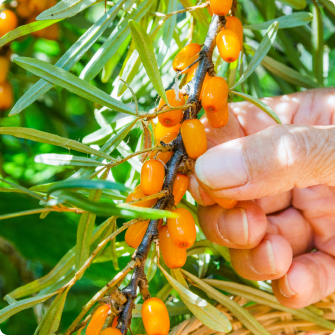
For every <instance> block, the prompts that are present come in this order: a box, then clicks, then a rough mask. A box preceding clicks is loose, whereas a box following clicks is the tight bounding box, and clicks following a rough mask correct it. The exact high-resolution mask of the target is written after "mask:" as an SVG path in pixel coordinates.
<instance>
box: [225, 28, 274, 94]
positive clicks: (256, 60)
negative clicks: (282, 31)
mask: <svg viewBox="0 0 335 335" xmlns="http://www.w3.org/2000/svg"><path fill="white" fill-rule="evenodd" d="M278 27H279V23H278V22H277V21H275V22H274V23H272V24H271V26H270V27H269V29H268V30H267V32H266V34H265V35H264V37H263V39H262V41H261V43H260V44H259V46H258V48H257V51H256V53H255V55H254V57H253V58H252V59H251V61H250V63H249V65H248V67H247V69H246V70H245V72H244V73H243V75H242V77H241V78H240V80H239V81H238V82H237V83H236V84H235V85H234V86H233V87H232V88H231V89H234V88H236V87H238V86H239V85H241V84H242V83H243V82H244V81H245V80H246V79H247V78H249V77H250V76H251V74H252V73H253V72H254V71H255V70H256V68H257V66H258V65H259V64H260V63H261V62H262V59H263V58H264V57H265V55H266V54H267V53H268V52H269V50H270V48H271V46H272V44H273V43H274V40H275V38H276V36H277V31H278Z"/></svg>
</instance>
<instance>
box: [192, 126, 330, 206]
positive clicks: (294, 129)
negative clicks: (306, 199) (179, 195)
mask: <svg viewBox="0 0 335 335" xmlns="http://www.w3.org/2000/svg"><path fill="white" fill-rule="evenodd" d="M334 135H335V127H334V126H329V127H316V126H314V127H308V126H287V125H286V126H285V125H280V126H274V127H270V128H268V129H266V130H263V131H261V132H259V133H257V134H254V135H251V136H248V137H244V138H240V139H237V140H233V141H230V142H227V143H224V144H221V145H218V146H216V147H214V148H212V149H210V150H209V151H207V152H206V153H205V154H204V155H202V156H200V157H199V158H198V159H197V162H196V166H195V172H196V176H197V179H198V182H200V185H201V186H202V187H203V188H204V190H205V191H206V192H207V193H208V194H209V195H210V196H212V195H213V196H216V197H222V198H226V199H232V200H249V199H257V198H262V197H266V196H270V195H273V194H278V193H282V192H286V191H289V190H291V189H292V188H293V187H294V186H297V187H299V188H303V187H308V186H312V185H317V184H327V185H329V186H332V185H333V184H334V185H335V165H334V163H335V156H334V155H333V152H334V149H335V136H334Z"/></svg>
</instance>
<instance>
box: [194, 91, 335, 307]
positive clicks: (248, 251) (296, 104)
mask: <svg viewBox="0 0 335 335" xmlns="http://www.w3.org/2000/svg"><path fill="white" fill-rule="evenodd" d="M263 101H264V102H265V103H266V104H268V105H269V106H270V107H271V108H272V109H273V110H274V111H275V112H276V113H277V115H278V116H279V118H280V119H281V121H282V123H283V125H275V122H274V121H273V120H272V119H271V118H270V117H268V116H267V115H266V114H265V113H264V112H262V111H260V110H259V109H258V108H257V107H255V106H254V105H252V104H250V103H248V102H241V103H232V104H230V106H229V112H230V117H229V122H228V124H227V126H225V127H223V128H221V129H213V128H211V127H210V126H209V124H208V121H207V119H206V118H203V119H202V123H203V124H204V126H205V129H206V134H207V139H208V148H209V150H208V151H207V152H206V153H205V154H204V155H203V156H201V157H199V158H198V160H197V162H196V167H195V174H194V175H193V176H191V180H190V192H191V193H192V195H193V197H194V198H195V200H196V201H197V202H198V203H199V207H198V214H199V220H200V224H201V226H202V229H203V231H204V233H205V235H206V236H207V238H208V239H209V240H211V241H213V242H214V243H217V244H220V245H223V246H226V247H229V248H230V254H231V258H232V263H233V266H234V268H235V270H236V271H237V272H238V273H239V274H240V275H241V276H243V277H245V278H247V279H251V280H272V287H273V291H274V294H275V295H276V297H277V299H278V300H279V301H280V302H281V303H282V304H284V305H286V306H288V307H292V308H302V307H305V306H307V305H309V304H312V303H315V302H317V301H319V300H321V299H323V298H324V297H326V296H327V295H329V294H331V293H333V292H334V291H335V187H334V186H335V154H334V152H335V126H334V125H335V107H334V106H335V88H326V89H317V90H310V91H306V92H299V93H295V94H292V95H287V96H281V97H275V98H266V99H264V100H263ZM211 195H212V196H216V197H221V198H227V199H232V200H238V201H239V202H238V203H237V205H236V206H235V208H233V209H230V210H225V209H223V208H221V207H220V206H218V205H216V204H215V202H214V201H213V200H212V199H211V197H210V196H211ZM313 250H314V251H313ZM315 250H317V251H315Z"/></svg>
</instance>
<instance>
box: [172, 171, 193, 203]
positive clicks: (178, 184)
mask: <svg viewBox="0 0 335 335" xmlns="http://www.w3.org/2000/svg"><path fill="white" fill-rule="evenodd" d="M189 185H190V177H189V176H186V175H184V174H181V173H178V174H177V177H176V180H175V182H174V184H173V196H174V204H175V205H178V204H179V202H180V200H181V199H182V198H183V196H184V194H185V193H186V191H187V190H188V186H189Z"/></svg>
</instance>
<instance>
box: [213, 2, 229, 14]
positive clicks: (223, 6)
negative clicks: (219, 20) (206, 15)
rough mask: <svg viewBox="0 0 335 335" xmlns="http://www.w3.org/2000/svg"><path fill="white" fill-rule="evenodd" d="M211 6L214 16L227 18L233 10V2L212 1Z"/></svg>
mask: <svg viewBox="0 0 335 335" xmlns="http://www.w3.org/2000/svg"><path fill="white" fill-rule="evenodd" d="M210 4H211V10H212V12H213V14H215V15H219V16H226V15H227V14H228V13H229V11H230V10H231V6H232V5H233V0H210Z"/></svg>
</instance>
